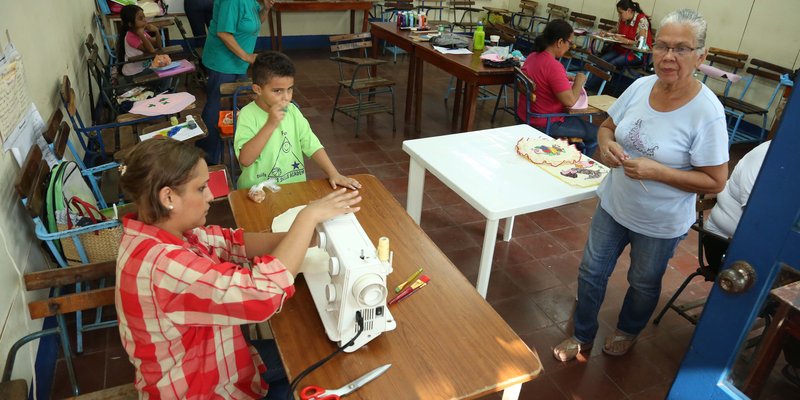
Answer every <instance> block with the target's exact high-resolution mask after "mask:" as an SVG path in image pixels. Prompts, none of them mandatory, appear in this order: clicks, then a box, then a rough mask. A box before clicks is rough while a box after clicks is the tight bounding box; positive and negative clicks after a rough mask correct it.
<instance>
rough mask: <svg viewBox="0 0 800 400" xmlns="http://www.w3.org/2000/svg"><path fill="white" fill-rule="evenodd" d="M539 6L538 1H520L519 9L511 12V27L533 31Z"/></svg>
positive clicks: (523, 31)
mask: <svg viewBox="0 0 800 400" xmlns="http://www.w3.org/2000/svg"><path fill="white" fill-rule="evenodd" d="M537 7H539V3H538V2H535V1H531V0H521V1H520V2H519V11H517V12H515V13H513V14H511V21H510V23H511V27H512V28H514V29H516V30H518V31H520V32H522V33H533V24H534V22H536V8H537Z"/></svg>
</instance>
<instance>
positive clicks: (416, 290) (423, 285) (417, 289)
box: [395, 283, 428, 303]
mask: <svg viewBox="0 0 800 400" xmlns="http://www.w3.org/2000/svg"><path fill="white" fill-rule="evenodd" d="M425 286H428V284H427V283H423V284H422V285H419V287H418V288H416V289H414V290H412V291H411V292H410V293H409V294H407V295H405V296H403V297H402V298H401V299H400V300H397V301H396V302H395V303H399V302H401V301H402V300H405V299H407V298H409V297H411V295H412V294H414V293H417V292H419V291H420V289H422V288H424V287H425Z"/></svg>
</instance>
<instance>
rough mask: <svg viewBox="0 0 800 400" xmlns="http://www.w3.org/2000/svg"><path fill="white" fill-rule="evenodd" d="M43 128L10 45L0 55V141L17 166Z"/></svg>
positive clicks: (17, 54)
mask: <svg viewBox="0 0 800 400" xmlns="http://www.w3.org/2000/svg"><path fill="white" fill-rule="evenodd" d="M44 129H45V124H44V120H42V116H41V115H40V114H39V111H38V110H37V109H36V105H34V104H33V101H31V98H30V95H28V89H27V85H26V84H25V69H24V65H23V63H22V56H21V55H20V54H19V52H18V51H17V49H16V48H15V47H14V45H13V44H11V43H10V41H9V44H8V45H6V47H5V48H4V49H3V53H2V54H0V140H2V142H3V151H11V152H12V153H13V154H14V158H16V160H17V163H18V164H19V165H20V166H21V165H22V162H23V161H24V160H25V155H26V154H28V150H30V148H31V146H33V144H34V138H35V137H36V136H37V135H41V134H42V132H44Z"/></svg>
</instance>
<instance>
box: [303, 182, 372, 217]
mask: <svg viewBox="0 0 800 400" xmlns="http://www.w3.org/2000/svg"><path fill="white" fill-rule="evenodd" d="M360 201H361V196H359V195H358V191H352V192H347V191H346V189H344V188H342V189H339V190H337V191H335V192H332V193H330V194H328V195H327V196H325V197H323V198H321V199H318V200H314V201H312V202H310V203H308V206H307V207H306V208H304V209H303V210H302V211H300V214H298V216H297V217H298V218H300V216H301V215H303V214H305V215H307V218H311V220H312V221H313V222H314V224H315V225H316V224H318V223H320V222H322V221H326V220H329V219H331V218H333V217H336V216H339V215H342V214H346V213H349V212H357V211H358V210H360V209H361V207H353V206H354V205H356V204H358V203H359V202H360Z"/></svg>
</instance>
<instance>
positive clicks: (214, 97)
mask: <svg viewBox="0 0 800 400" xmlns="http://www.w3.org/2000/svg"><path fill="white" fill-rule="evenodd" d="M243 80H247V75H244V74H223V73H221V72H217V71H214V70H212V69H210V68H209V69H208V84H207V85H206V96H207V98H206V106H205V107H203V114H202V117H203V122H204V123H205V124H206V127H207V128H208V136H206V137H205V138H203V139H201V140H198V141H197V146H198V147H200V148H202V149H203V150H204V151H205V152H206V163H207V164H208V165H214V164H220V163H221V155H222V142H221V141H220V137H219V131H218V130H217V122H218V121H219V112H220V108H221V106H220V97H221V95H220V93H219V87H220V85H222V84H223V83H231V82H236V81H243Z"/></svg>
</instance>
